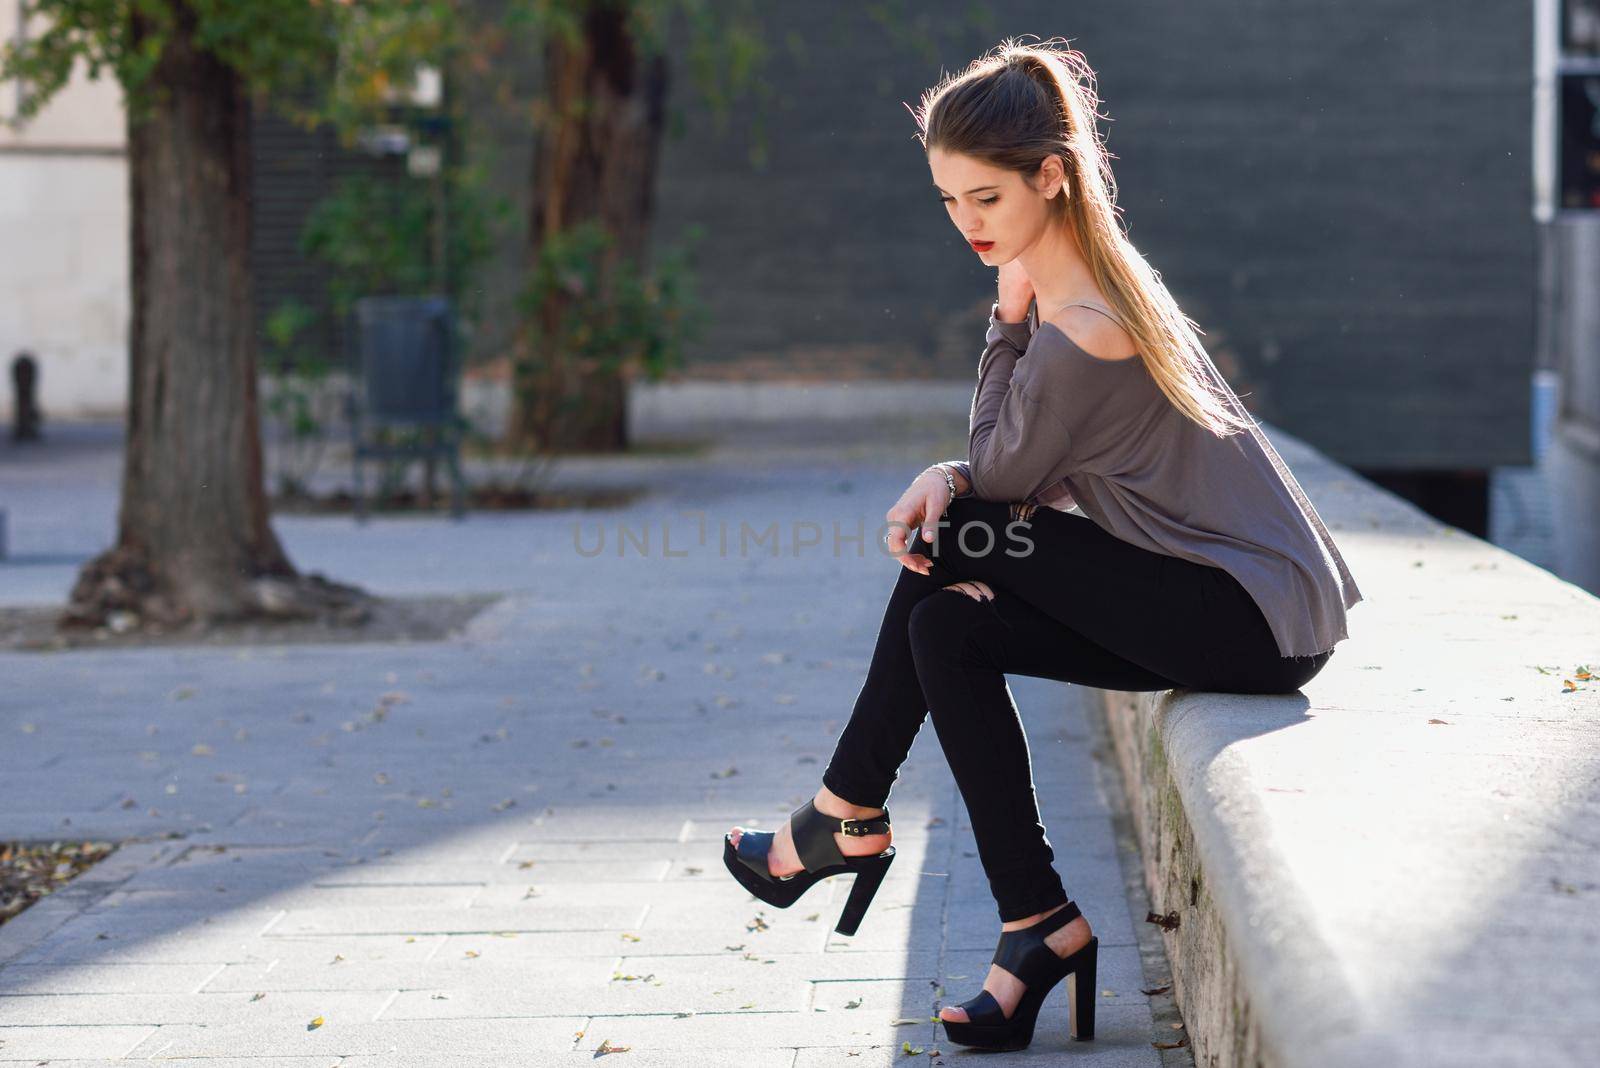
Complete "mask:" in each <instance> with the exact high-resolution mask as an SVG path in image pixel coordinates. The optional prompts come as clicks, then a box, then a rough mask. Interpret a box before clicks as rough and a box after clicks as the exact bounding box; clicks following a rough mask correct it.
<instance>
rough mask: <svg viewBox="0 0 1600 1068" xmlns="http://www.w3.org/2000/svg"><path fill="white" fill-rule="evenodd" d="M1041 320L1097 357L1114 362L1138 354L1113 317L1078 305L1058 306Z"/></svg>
mask: <svg viewBox="0 0 1600 1068" xmlns="http://www.w3.org/2000/svg"><path fill="white" fill-rule="evenodd" d="M1045 323H1048V324H1049V325H1051V326H1053V327H1055V328H1056V329H1057V330H1059V331H1060V332H1061V333H1062V334H1064V335H1066V338H1067V340H1068V341H1070V342H1072V343H1073V344H1074V345H1076V346H1078V348H1080V349H1082V350H1083V351H1084V352H1085V353H1086V354H1088V355H1090V356H1093V357H1094V358H1095V359H1097V360H1105V361H1106V362H1108V363H1116V362H1119V361H1121V360H1130V359H1133V358H1134V357H1135V356H1137V355H1139V353H1138V351H1137V350H1136V347H1135V345H1134V342H1133V338H1132V336H1131V335H1129V333H1128V332H1127V331H1126V330H1124V329H1123V328H1122V327H1121V326H1119V325H1118V324H1117V321H1116V320H1115V319H1112V318H1111V317H1110V316H1109V315H1106V314H1105V313H1103V312H1098V311H1095V310H1094V309H1093V308H1085V307H1082V306H1081V305H1072V306H1069V307H1065V308H1060V309H1058V310H1056V311H1055V312H1053V313H1052V314H1051V315H1050V316H1049V317H1048V318H1046V319H1045ZM1042 328H1043V327H1042V324H1041V329H1042Z"/></svg>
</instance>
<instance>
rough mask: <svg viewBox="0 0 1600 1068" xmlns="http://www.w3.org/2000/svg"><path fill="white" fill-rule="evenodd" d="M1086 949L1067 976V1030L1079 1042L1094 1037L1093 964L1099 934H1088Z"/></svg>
mask: <svg viewBox="0 0 1600 1068" xmlns="http://www.w3.org/2000/svg"><path fill="white" fill-rule="evenodd" d="M1085 950H1087V951H1088V955H1087V957H1086V958H1085V959H1084V961H1083V963H1082V964H1081V965H1079V966H1078V968H1077V969H1076V970H1075V971H1073V972H1072V973H1071V974H1069V975H1068V976H1067V1032H1068V1033H1069V1034H1071V1035H1072V1037H1073V1038H1075V1039H1076V1040H1078V1041H1079V1042H1087V1041H1089V1040H1090V1039H1091V1038H1093V1037H1094V1006H1095V975H1094V973H1095V965H1096V963H1097V960H1096V958H1097V957H1098V956H1099V952H1100V936H1099V935H1090V936H1089V944H1088V945H1086V946H1084V947H1083V949H1081V950H1079V951H1078V952H1080V953H1082V952H1084V951H1085Z"/></svg>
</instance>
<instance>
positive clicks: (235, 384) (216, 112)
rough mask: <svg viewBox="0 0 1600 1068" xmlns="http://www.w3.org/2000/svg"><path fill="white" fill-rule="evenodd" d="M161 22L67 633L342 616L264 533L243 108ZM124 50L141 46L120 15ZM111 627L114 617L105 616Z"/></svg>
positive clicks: (207, 60) (139, 30) (238, 87)
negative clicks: (112, 502) (110, 429)
mask: <svg viewBox="0 0 1600 1068" xmlns="http://www.w3.org/2000/svg"><path fill="white" fill-rule="evenodd" d="M173 14H174V17H175V25H174V27H173V32H172V34H171V37H170V38H169V40H168V42H167V45H166V48H165V49H164V51H163V54H162V56H161V59H160V61H159V63H158V65H157V68H156V71H155V73H154V77H153V82H152V84H153V85H154V86H155V87H157V93H158V94H159V95H158V96H157V98H156V101H155V104H154V106H153V109H152V110H151V112H150V113H149V114H148V115H147V116H145V117H142V118H136V117H134V116H133V115H132V114H131V113H130V117H129V121H128V128H127V137H128V145H127V158H128V179H129V195H130V203H129V208H130V211H129V216H130V234H129V236H130V263H129V268H130V270H129V277H130V285H131V292H130V304H131V309H132V311H131V316H132V319H131V322H130V324H129V332H128V356H129V365H130V366H129V396H128V412H127V427H126V442H125V447H124V454H123V472H122V501H121V508H120V511H119V513H118V518H117V543H116V545H115V546H113V547H112V548H110V549H108V550H107V551H105V552H104V553H102V554H100V555H99V556H97V557H96V558H95V559H93V560H91V561H90V562H89V563H88V564H86V565H85V566H84V568H83V570H82V571H81V572H80V574H79V576H78V579H77V582H76V583H75V585H74V587H73V590H72V594H71V603H70V604H69V606H68V608H67V610H66V612H65V613H64V614H63V616H62V617H61V619H60V623H61V624H62V625H66V626H74V625H76V626H82V625H91V624H99V623H110V624H112V625H113V626H117V627H119V628H120V627H125V626H129V625H139V624H144V623H152V624H156V625H157V626H170V625H174V624H179V623H198V624H203V623H209V622H213V621H219V620H223V619H234V618H249V617H253V616H261V615H278V616H293V617H306V616H313V615H318V614H322V613H323V612H325V611H327V610H329V609H336V610H337V611H339V612H343V615H342V618H344V619H347V620H348V619H351V618H352V617H351V616H350V614H349V612H348V611H347V609H348V606H349V603H350V602H349V598H348V595H349V594H351V593H354V592H357V591H353V590H351V589H350V588H349V587H339V586H337V585H335V584H331V583H326V582H324V581H323V580H322V579H321V578H320V577H316V576H313V577H312V578H311V579H305V578H302V577H301V576H299V575H298V574H297V573H296V572H295V570H294V567H293V566H292V565H291V564H290V563H289V560H288V558H287V556H286V555H285V554H284V551H283V548H282V546H281V545H280V544H279V543H278V539H277V537H276V535H274V534H273V532H272V528H271V526H270V525H269V522H268V512H267V503H266V495H265V493H264V487H263V484H262V461H261V438H260V431H259V412H258V407H257V399H256V369H255V339H254V316H253V314H252V308H253V302H254V298H253V284H252V279H251V276H250V264H249V255H250V209H251V196H250V178H251V175H250V101H249V99H248V97H247V95H246V93H245V90H244V86H243V85H242V84H241V82H240V79H239V77H238V75H237V74H236V73H235V72H234V71H233V70H232V69H231V68H230V67H228V66H227V65H225V64H224V63H222V62H221V61H220V60H218V59H217V58H216V57H215V56H212V55H211V54H209V53H206V52H202V51H200V50H199V49H197V48H196V47H195V44H194V40H193V32H194V15H193V12H191V11H190V10H189V9H188V8H187V7H186V6H184V5H182V4H179V5H175V10H174V12H173ZM132 18H133V20H134V21H133V24H132V39H133V40H134V41H135V43H136V44H137V42H139V41H141V40H143V39H144V38H145V37H146V36H147V34H146V33H145V32H143V31H144V29H145V27H144V25H143V23H142V20H141V19H140V16H139V15H138V13H137V10H135V13H134V14H133V15H132ZM119 615H120V619H119V618H117V617H118V616H119Z"/></svg>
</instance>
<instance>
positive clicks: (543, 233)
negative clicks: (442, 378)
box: [512, 0, 668, 450]
mask: <svg viewBox="0 0 1600 1068" xmlns="http://www.w3.org/2000/svg"><path fill="white" fill-rule="evenodd" d="M629 7H630V5H629V4H628V3H619V2H615V0H612V2H608V3H596V4H592V5H590V6H589V8H588V10H587V11H586V12H585V17H584V25H583V32H582V34H581V35H580V36H579V37H578V39H577V40H576V41H572V42H568V41H566V40H564V39H562V38H561V37H560V36H555V37H552V39H551V41H550V43H549V45H548V47H547V48H546V53H545V85H546V89H545V105H546V110H545V114H546V115H547V116H548V117H547V118H545V119H544V120H543V122H542V123H541V126H540V128H539V129H538V130H537V131H536V134H535V138H534V154H533V158H534V164H533V189H532V197H531V203H530V206H529V213H528V214H529V233H528V238H529V240H528V248H529V255H530V260H533V259H536V258H537V256H538V252H539V249H540V247H541V246H542V245H543V244H544V242H545V239H546V238H547V237H548V236H550V235H552V234H557V233H560V232H561V231H562V230H565V229H567V228H568V227H571V226H573V225H575V224H577V223H580V222H583V221H585V220H589V219H595V220H598V221H599V222H600V223H601V225H602V226H603V227H604V229H605V230H606V232H607V233H609V234H610V235H612V238H613V241H614V244H613V245H612V246H611V248H610V252H609V255H610V258H609V260H608V261H607V263H606V264H605V265H604V266H603V267H602V270H601V272H600V276H601V278H602V279H604V278H605V277H607V275H608V273H609V271H610V270H611V269H612V268H613V267H615V266H616V265H617V264H618V263H619V262H621V261H623V260H628V259H631V260H633V261H634V262H635V263H638V264H641V265H642V264H643V262H644V254H645V253H646V251H647V249H648V245H649V237H650V228H651V220H652V218H653V216H654V192H655V181H656V167H657V161H658V159H659V157H660V149H661V137H662V132H663V129H664V126H665V115H666V98H667V76H668V67H667V60H666V57H665V55H662V54H659V53H657V54H655V55H649V56H643V55H641V54H640V52H639V47H638V43H637V42H636V41H635V40H634V38H633V35H632V34H631V33H630V31H629V27H628V9H629ZM563 303H564V301H563V299H562V298H561V297H560V296H559V295H558V296H555V297H552V298H551V299H550V300H549V301H547V302H546V305H545V307H543V308H540V309H539V310H538V312H537V318H538V321H539V323H540V324H541V326H542V327H543V328H544V332H545V336H546V337H549V336H551V335H552V334H553V333H554V332H555V331H556V330H557V328H558V327H559V324H560V323H561V319H562V311H563V308H562V304H563ZM532 345H533V342H532V341H531V340H530V338H529V334H528V331H527V330H526V329H525V328H519V330H518V331H517V336H516V341H515V349H516V354H517V357H518V361H517V362H519V363H520V362H523V361H524V360H526V359H527V357H528V356H529V355H530V354H531V353H530V349H531V346H532ZM531 355H534V356H535V357H536V359H534V360H533V361H532V362H533V364H534V366H536V367H537V368H538V369H539V373H538V374H537V376H536V377H535V378H534V380H533V381H531V382H527V383H525V384H523V385H522V386H520V387H515V392H514V396H513V399H514V402H515V410H514V414H513V419H512V436H513V437H514V438H516V439H519V440H522V441H524V442H537V443H539V444H541V445H543V446H545V447H551V448H556V449H573V448H576V449H585V450H610V449H618V448H622V447H624V446H626V444H627V435H626V420H625V416H626V402H627V389H626V386H627V383H626V379H625V377H624V375H623V374H622V373H619V372H617V371H615V370H611V371H608V370H605V369H603V368H597V367H593V366H585V365H584V364H583V363H582V361H579V360H577V359H575V358H574V357H573V356H572V355H571V354H569V353H565V352H559V351H552V348H551V347H550V346H548V345H546V346H544V349H543V351H540V352H538V353H536V354H531Z"/></svg>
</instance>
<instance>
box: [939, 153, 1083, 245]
mask: <svg viewBox="0 0 1600 1068" xmlns="http://www.w3.org/2000/svg"><path fill="white" fill-rule="evenodd" d="M1051 159H1054V157H1051ZM1055 162H1056V167H1055V168H1052V166H1051V160H1050V159H1047V160H1046V161H1045V163H1044V165H1043V166H1042V167H1041V168H1040V172H1039V179H1038V182H1039V186H1040V189H1039V191H1037V192H1035V191H1034V190H1033V189H1030V188H1029V187H1028V183H1027V182H1025V181H1023V179H1022V176H1021V175H1020V174H1018V173H1017V172H1015V171H1008V170H1002V169H1000V168H998V167H991V166H990V165H989V164H987V163H984V162H982V161H980V160H977V159H974V158H973V157H971V156H965V155H961V154H960V153H956V152H946V151H944V150H943V149H939V148H936V149H934V150H933V151H931V152H929V153H928V169H929V170H930V171H932V172H933V184H934V187H935V190H934V191H935V193H936V194H937V195H938V197H939V199H940V200H941V201H943V202H944V208H945V211H947V212H948V213H949V214H950V221H951V222H952V223H954V224H955V228H956V229H957V230H959V231H960V232H961V236H962V238H963V239H965V240H966V241H967V242H968V247H970V248H971V249H972V250H973V251H974V252H975V253H977V255H978V256H980V257H981V258H982V259H983V262H984V263H987V264H990V265H992V266H999V265H1000V264H1002V263H1006V262H1008V261H1010V260H1012V259H1014V258H1016V256H1017V254H1018V253H1019V252H1021V251H1022V250H1023V249H1025V248H1027V247H1028V246H1029V245H1031V244H1032V243H1033V242H1034V240H1035V239H1036V238H1037V237H1038V236H1039V233H1040V231H1042V230H1043V229H1044V228H1045V226H1046V224H1047V223H1048V221H1049V213H1048V212H1047V210H1046V209H1047V207H1048V205H1049V196H1053V195H1059V192H1058V191H1059V190H1060V188H1061V181H1060V177H1059V175H1057V174H1056V173H1055V171H1056V170H1057V169H1058V168H1059V164H1060V161H1059V160H1056V161H1055Z"/></svg>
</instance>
